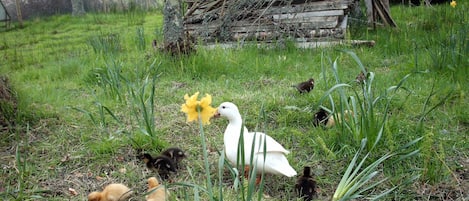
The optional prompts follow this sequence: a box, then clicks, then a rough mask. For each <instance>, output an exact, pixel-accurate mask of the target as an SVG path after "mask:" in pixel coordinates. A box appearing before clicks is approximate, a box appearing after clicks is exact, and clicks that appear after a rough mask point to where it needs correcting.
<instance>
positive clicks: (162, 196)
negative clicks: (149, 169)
mask: <svg viewBox="0 0 469 201" xmlns="http://www.w3.org/2000/svg"><path fill="white" fill-rule="evenodd" d="M147 192H149V193H150V192H151V193H150V194H148V195H147V196H145V199H146V200H147V201H164V200H166V190H165V188H164V187H160V183H159V182H158V180H157V179H156V178H155V177H150V178H148V191H147Z"/></svg>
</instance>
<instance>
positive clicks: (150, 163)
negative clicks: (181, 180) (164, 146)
mask: <svg viewBox="0 0 469 201" xmlns="http://www.w3.org/2000/svg"><path fill="white" fill-rule="evenodd" d="M138 158H139V159H141V160H143V162H145V164H146V166H147V168H148V169H150V170H153V171H156V172H158V174H159V175H160V176H161V178H162V179H168V178H169V174H170V172H176V166H175V165H174V163H173V160H171V159H170V158H169V157H167V156H164V155H159V156H156V157H154V158H153V157H152V156H151V155H150V154H148V153H144V154H141V155H139V156H138Z"/></svg>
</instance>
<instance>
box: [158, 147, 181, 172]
mask: <svg viewBox="0 0 469 201" xmlns="http://www.w3.org/2000/svg"><path fill="white" fill-rule="evenodd" d="M161 155H164V156H167V157H169V158H170V159H171V160H173V163H174V165H175V166H176V169H179V164H180V163H181V161H182V159H184V158H186V154H185V153H184V151H183V150H182V149H180V148H178V147H171V148H168V149H166V150H164V151H163V152H161Z"/></svg>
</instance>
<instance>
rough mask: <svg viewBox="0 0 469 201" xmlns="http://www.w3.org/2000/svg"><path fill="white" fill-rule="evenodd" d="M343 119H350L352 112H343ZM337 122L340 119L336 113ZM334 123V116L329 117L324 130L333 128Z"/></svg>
mask: <svg viewBox="0 0 469 201" xmlns="http://www.w3.org/2000/svg"><path fill="white" fill-rule="evenodd" d="M344 114H345V116H344V118H345V120H346V121H348V120H349V118H351V117H352V116H353V111H351V110H345V111H344ZM337 121H338V122H340V121H342V117H341V115H340V113H337ZM335 124H336V122H335V118H334V115H331V116H330V117H329V119H328V121H327V123H326V128H330V127H332V126H335Z"/></svg>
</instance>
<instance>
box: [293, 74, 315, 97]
mask: <svg viewBox="0 0 469 201" xmlns="http://www.w3.org/2000/svg"><path fill="white" fill-rule="evenodd" d="M293 87H296V89H297V90H298V91H299V92H300V93H301V94H302V93H309V92H310V91H311V90H313V89H314V79H313V78H310V79H309V80H307V81H304V82H301V83H299V84H297V85H293Z"/></svg>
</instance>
